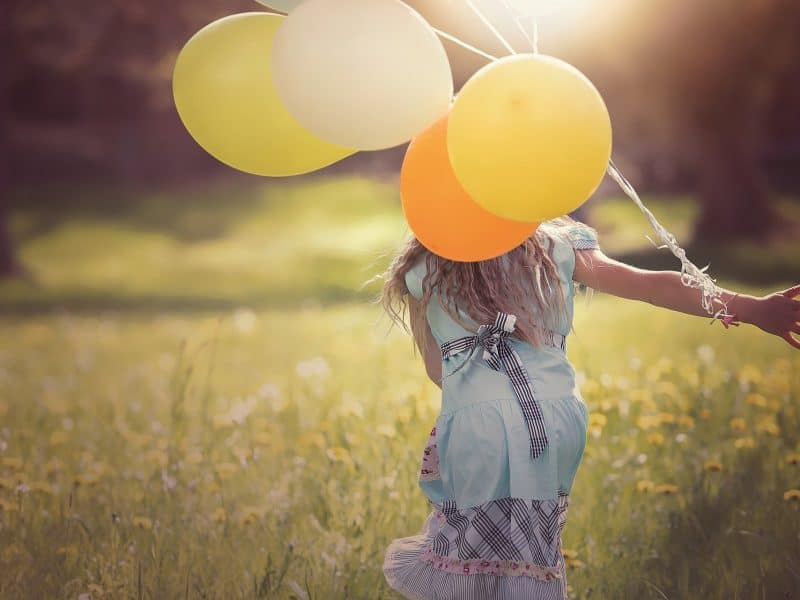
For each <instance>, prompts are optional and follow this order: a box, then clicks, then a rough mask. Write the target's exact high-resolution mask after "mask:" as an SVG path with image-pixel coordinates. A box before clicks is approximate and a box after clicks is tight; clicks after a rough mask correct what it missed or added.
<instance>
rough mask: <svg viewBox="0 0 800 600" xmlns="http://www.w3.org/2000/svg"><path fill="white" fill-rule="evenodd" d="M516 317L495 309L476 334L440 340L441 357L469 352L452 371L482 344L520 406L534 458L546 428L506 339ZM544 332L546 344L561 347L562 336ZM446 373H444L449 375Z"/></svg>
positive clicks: (485, 355) (523, 370) (528, 382)
mask: <svg viewBox="0 0 800 600" xmlns="http://www.w3.org/2000/svg"><path fill="white" fill-rule="evenodd" d="M516 321H517V317H516V316H515V315H510V314H507V313H503V312H498V313H497V317H496V318H495V321H494V323H493V324H491V325H481V326H480V327H479V328H478V333H477V334H476V335H471V336H466V337H462V338H458V339H455V340H450V341H447V342H445V343H444V344H442V358H443V359H445V358H449V357H451V356H454V355H456V354H459V353H461V352H464V351H466V350H469V356H467V358H466V359H464V362H462V363H461V364H460V365H459V366H458V368H457V369H455V371H453V372H452V373H450V375H453V374H455V373H456V372H457V371H458V370H459V369H461V368H462V367H464V365H466V364H467V362H469V359H470V358H472V355H473V353H474V352H475V349H476V348H477V347H478V346H482V347H483V359H484V360H485V361H486V362H487V363H488V365H489V366H490V367H491V368H492V369H494V370H495V371H502V370H505V372H506V374H507V375H508V377H509V379H510V380H511V386H512V387H513V389H514V395H515V396H516V397H517V400H518V401H519V405H520V407H521V408H522V414H523V416H524V417H525V423H526V425H527V426H528V435H529V437H530V439H531V457H532V458H536V457H537V456H539V455H540V454H541V453H542V451H543V450H544V449H545V447H546V446H547V432H546V431H545V423H544V418H543V416H542V410H541V407H540V406H539V403H538V402H536V398H534V395H533V386H532V383H531V378H530V375H529V374H528V371H527V369H526V368H525V366H524V365H523V364H522V360H521V359H520V357H519V354H517V351H516V350H514V348H513V347H512V346H511V345H510V344H509V343H508V342H507V341H506V339H507V338H508V336H509V335H510V334H511V333H512V332H513V331H514V325H515V324H516ZM548 333H549V334H550V335H548V336H546V337H547V341H548V342H549V343H550V345H552V346H555V347H558V348H561V349H562V350H564V344H565V338H564V336H562V335H560V334H558V333H555V332H551V331H548ZM450 375H448V376H447V377H449V376H450Z"/></svg>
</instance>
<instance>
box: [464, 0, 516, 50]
mask: <svg viewBox="0 0 800 600" xmlns="http://www.w3.org/2000/svg"><path fill="white" fill-rule="evenodd" d="M465 1H466V3H467V6H469V7H470V9H471V10H472V12H474V13H475V15H476V16H477V17H478V18H479V19H480V20H481V22H483V24H484V25H486V27H487V28H488V29H489V31H491V32H492V34H494V37H496V38H497V39H498V40H499V41H500V43H501V44H503V46H505V48H506V50H508V52H509V53H510V54H516V53H517V52H516V50H514V48H512V47H511V44H509V43H508V42H507V41H506V39H505V38H504V37H503V36H502V35H501V33H500V32H499V31H498V30H497V27H495V26H494V24H493V23H492V22H491V21H490V20H489V19H487V18H486V15H484V14H483V13H482V12H481V11H480V9H479V8H478V7H477V6H475V4H474V3H473V2H472V0H465Z"/></svg>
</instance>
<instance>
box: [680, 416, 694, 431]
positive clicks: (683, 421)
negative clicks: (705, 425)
mask: <svg viewBox="0 0 800 600" xmlns="http://www.w3.org/2000/svg"><path fill="white" fill-rule="evenodd" d="M678 424H679V425H681V426H682V427H689V428H690V429H691V428H693V427H694V417H692V416H691V415H680V416H679V417H678Z"/></svg>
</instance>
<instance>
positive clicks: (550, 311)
mask: <svg viewBox="0 0 800 600" xmlns="http://www.w3.org/2000/svg"><path fill="white" fill-rule="evenodd" d="M568 226H579V227H585V228H587V229H589V230H590V231H592V232H594V229H592V228H591V227H589V226H588V225H585V224H584V223H581V222H580V221H576V220H575V219H573V218H571V217H569V216H566V215H565V216H563V217H558V218H555V219H550V220H548V221H545V222H544V223H542V224H541V225H540V226H539V228H537V230H536V231H535V232H534V233H533V234H531V235H530V236H529V237H528V238H527V239H526V240H525V241H524V242H523V243H522V244H520V245H519V246H517V247H515V248H514V249H512V250H510V251H509V252H507V253H506V254H504V255H501V256H498V257H496V258H492V259H488V260H481V261H475V262H458V261H452V260H448V259H445V258H442V257H441V256H439V255H437V254H434V253H433V252H431V251H430V250H428V249H427V248H426V247H425V246H423V245H422V244H421V243H420V242H419V241H418V240H417V239H416V238H415V237H414V236H413V235H412V236H411V237H410V238H409V239H408V240H407V241H406V242H405V244H404V245H403V247H401V248H400V250H399V251H398V252H397V253H396V254H395V256H394V257H393V258H392V260H391V262H390V264H389V266H388V268H387V269H386V271H385V272H384V273H383V274H381V275H379V276H378V278H380V279H382V280H383V281H384V284H383V289H382V290H381V293H380V295H379V297H378V298H377V302H378V303H380V304H381V305H382V306H383V308H384V310H385V312H386V313H387V314H388V315H389V317H390V318H391V320H392V322H393V324H397V323H399V324H400V325H402V327H403V329H404V330H405V331H406V332H408V333H411V334H412V335H413V336H414V338H415V339H416V340H417V341H418V343H419V344H420V347H422V348H424V347H425V344H426V343H427V329H428V328H427V327H425V326H424V323H425V314H426V308H427V306H428V302H429V301H430V299H431V298H432V297H433V296H434V294H435V295H436V298H437V301H438V302H439V305H440V306H441V307H442V308H443V309H444V310H445V311H446V312H447V314H449V315H450V316H451V317H452V318H453V319H454V320H455V321H456V322H457V323H459V324H460V325H461V326H462V327H464V328H465V329H466V330H467V331H471V332H473V333H474V332H476V331H477V324H482V323H493V322H494V319H495V316H496V315H497V313H498V312H505V313H511V314H514V315H516V316H517V321H516V327H515V330H514V337H517V338H519V339H521V340H524V341H527V342H528V343H530V344H531V345H534V346H540V345H542V344H543V342H544V331H543V329H551V330H554V331H558V327H559V323H560V322H566V318H567V307H566V298H565V296H564V290H563V287H562V284H561V279H560V278H559V275H558V267H557V265H556V264H555V262H554V258H553V255H552V251H553V247H554V244H553V236H554V235H560V230H563V228H564V227H568ZM543 242H547V247H546V248H545V246H544V244H543ZM419 260H425V261H426V267H427V273H426V275H425V277H424V279H423V282H422V289H423V296H422V298H421V300H420V301H418V302H417V301H415V300H416V299H415V298H413V297H412V298H409V296H410V291H409V289H408V287H407V285H406V281H405V275H406V273H408V271H409V270H411V269H412V268H413V267H414V266H415V265H416V264H417V262H418V261H419ZM437 292H438V293H437ZM414 311H416V313H415V312H414ZM459 311H462V312H463V313H464V314H466V315H467V316H468V317H469V318H470V319H472V321H473V322H469V321H468V320H465V319H464V318H463V317H462V315H461V314H459ZM406 315H409V316H410V317H412V318H411V319H410V325H411V329H409V327H408V326H407V325H406ZM562 319H563V320H562ZM415 323H416V324H417V325H418V326H417V327H416V328H415V327H414V324H415ZM419 324H423V326H422V327H419Z"/></svg>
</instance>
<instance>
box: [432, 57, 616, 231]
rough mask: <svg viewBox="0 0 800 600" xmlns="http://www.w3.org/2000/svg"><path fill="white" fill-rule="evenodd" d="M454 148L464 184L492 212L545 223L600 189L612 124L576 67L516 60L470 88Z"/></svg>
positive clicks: (491, 68) (452, 135)
mask: <svg viewBox="0 0 800 600" xmlns="http://www.w3.org/2000/svg"><path fill="white" fill-rule="evenodd" d="M447 148H448V152H449V154H450V161H451V164H452V165H453V170H454V171H455V174H456V177H457V178H458V180H459V181H460V182H461V185H463V186H464V189H465V190H466V191H467V193H468V194H470V196H472V198H473V199H474V200H475V201H476V202H477V203H478V204H480V205H481V206H483V207H484V208H485V209H486V210H488V211H489V212H491V213H494V214H496V215H498V216H501V217H505V218H506V219H514V220H517V221H528V222H530V221H545V220H547V219H552V218H554V217H557V216H561V215H565V214H567V213H570V212H572V211H573V210H575V209H576V208H578V207H579V206H580V205H581V204H583V203H584V202H585V201H586V200H587V199H588V198H589V196H591V195H592V193H594V191H595V190H596V189H597V187H598V186H599V185H600V181H601V180H602V178H603V175H604V173H605V171H606V168H607V167H608V161H609V159H610V158H611V120H610V118H609V115H608V110H607V109H606V106H605V103H604V102H603V99H602V97H601V96H600V93H599V92H598V91H597V89H596V88H595V87H594V86H593V85H592V83H591V82H590V81H589V80H588V79H587V78H586V77H585V76H584V75H583V74H582V73H581V72H580V71H578V70H577V69H576V68H575V67H573V66H572V65H569V64H568V63H565V62H564V61H562V60H559V59H557V58H553V57H552V56H543V55H541V54H536V55H534V54H517V55H514V56H508V57H504V58H502V59H500V60H498V61H495V62H494V63H490V64H489V65H486V66H485V67H484V68H482V69H481V70H480V71H478V72H477V73H476V74H475V75H474V76H473V77H472V78H471V79H470V80H469V81H468V82H467V83H466V84H465V85H464V87H463V88H462V90H461V93H460V94H459V95H458V97H457V98H456V100H455V102H454V103H453V109H452V113H451V115H450V126H449V129H448V133H447Z"/></svg>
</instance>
